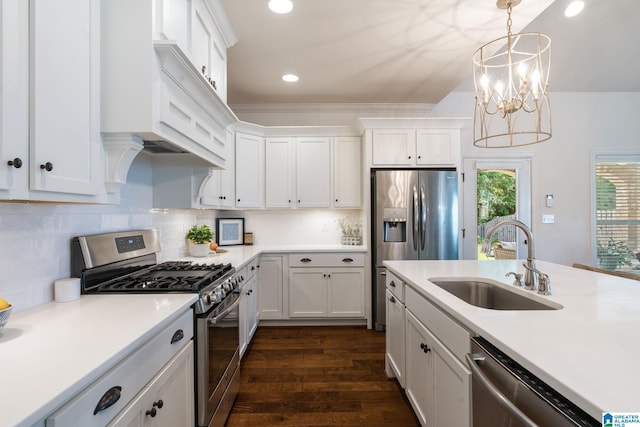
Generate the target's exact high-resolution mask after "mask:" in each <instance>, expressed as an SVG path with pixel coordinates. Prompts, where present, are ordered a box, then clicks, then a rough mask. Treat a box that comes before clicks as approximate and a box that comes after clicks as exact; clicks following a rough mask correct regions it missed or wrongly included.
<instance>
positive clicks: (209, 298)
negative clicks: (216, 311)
mask: <svg viewBox="0 0 640 427" xmlns="http://www.w3.org/2000/svg"><path fill="white" fill-rule="evenodd" d="M206 300H207V304H211V294H207V298H206Z"/></svg>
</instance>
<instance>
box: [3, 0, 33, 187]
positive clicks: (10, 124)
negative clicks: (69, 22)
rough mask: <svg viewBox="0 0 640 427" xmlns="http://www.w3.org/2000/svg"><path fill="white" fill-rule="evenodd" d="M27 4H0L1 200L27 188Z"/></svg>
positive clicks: (15, 0) (7, 0)
mask: <svg viewBox="0 0 640 427" xmlns="http://www.w3.org/2000/svg"><path fill="white" fill-rule="evenodd" d="M28 22H29V4H28V3H27V2H26V1H24V0H2V1H0V198H2V199H6V198H26V197H27V189H28V186H29V25H28Z"/></svg>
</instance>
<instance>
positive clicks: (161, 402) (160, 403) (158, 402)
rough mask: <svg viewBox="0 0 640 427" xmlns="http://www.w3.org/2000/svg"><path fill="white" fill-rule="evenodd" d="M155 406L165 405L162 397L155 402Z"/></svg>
mask: <svg viewBox="0 0 640 427" xmlns="http://www.w3.org/2000/svg"><path fill="white" fill-rule="evenodd" d="M153 406H157V407H158V409H162V407H163V406H164V402H163V401H162V399H160V400H158V401H157V402H153Z"/></svg>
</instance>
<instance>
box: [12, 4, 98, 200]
mask: <svg viewBox="0 0 640 427" xmlns="http://www.w3.org/2000/svg"><path fill="white" fill-rule="evenodd" d="M0 17H1V19H2V22H1V29H0V40H1V45H0V55H1V58H0V79H1V81H2V94H1V96H0V98H1V100H0V102H1V103H2V108H1V109H0V110H1V113H0V129H1V131H0V132H1V134H0V155H1V156H2V162H1V163H0V197H1V198H3V199H26V200H42V201H69V202H72V201H81V202H103V201H106V199H105V197H106V192H105V187H104V183H105V175H104V174H105V171H104V167H103V159H104V157H103V156H104V153H103V149H102V143H101V139H100V121H99V120H100V109H99V105H100V99H99V96H100V1H99V0H89V1H87V0H61V1H57V2H50V1H45V0H31V1H29V2H26V1H16V0H4V1H2V2H0Z"/></svg>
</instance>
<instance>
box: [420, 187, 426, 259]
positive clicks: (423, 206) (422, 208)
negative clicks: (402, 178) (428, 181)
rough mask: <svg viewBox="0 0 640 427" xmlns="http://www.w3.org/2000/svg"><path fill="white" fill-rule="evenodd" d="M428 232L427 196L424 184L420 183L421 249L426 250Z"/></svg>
mask: <svg viewBox="0 0 640 427" xmlns="http://www.w3.org/2000/svg"><path fill="white" fill-rule="evenodd" d="M426 234H427V198H426V195H425V193H424V185H420V250H421V251H424V248H425V241H426Z"/></svg>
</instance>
